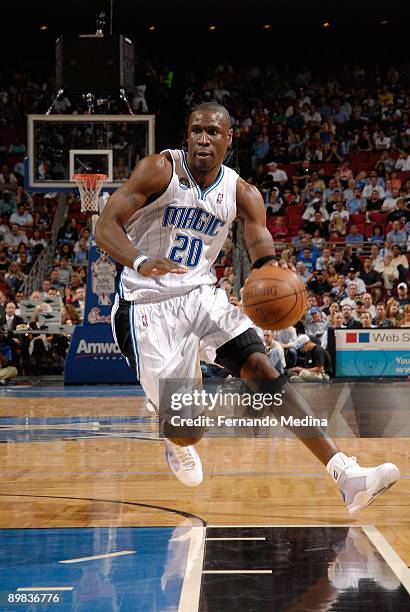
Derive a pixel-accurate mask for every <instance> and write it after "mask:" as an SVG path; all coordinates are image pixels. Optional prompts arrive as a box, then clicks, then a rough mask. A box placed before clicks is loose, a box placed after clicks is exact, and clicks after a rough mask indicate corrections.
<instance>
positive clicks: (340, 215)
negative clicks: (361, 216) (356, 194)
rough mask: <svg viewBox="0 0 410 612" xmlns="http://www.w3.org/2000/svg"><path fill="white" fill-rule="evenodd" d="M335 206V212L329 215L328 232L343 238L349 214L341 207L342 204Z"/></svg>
mask: <svg viewBox="0 0 410 612" xmlns="http://www.w3.org/2000/svg"><path fill="white" fill-rule="evenodd" d="M335 206H336V210H334V211H333V212H332V213H331V214H330V222H329V231H331V232H337V234H338V235H339V236H344V235H345V234H346V229H347V224H348V222H349V213H348V212H347V210H346V209H345V208H344V207H343V203H342V202H336V204H335Z"/></svg>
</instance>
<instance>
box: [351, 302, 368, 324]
mask: <svg viewBox="0 0 410 612" xmlns="http://www.w3.org/2000/svg"><path fill="white" fill-rule="evenodd" d="M364 312H366V308H365V305H364V302H363V300H357V301H356V305H355V307H354V309H353V310H352V317H353V319H356V321H360V318H361V316H362V314H363V313H364Z"/></svg>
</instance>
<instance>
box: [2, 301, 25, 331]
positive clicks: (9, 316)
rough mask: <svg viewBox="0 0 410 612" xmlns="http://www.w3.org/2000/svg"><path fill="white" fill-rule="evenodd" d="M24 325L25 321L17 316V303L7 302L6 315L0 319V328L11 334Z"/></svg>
mask: <svg viewBox="0 0 410 612" xmlns="http://www.w3.org/2000/svg"><path fill="white" fill-rule="evenodd" d="M22 323H24V321H23V319H22V318H21V317H18V316H17V315H16V304H15V302H11V301H10V302H7V304H6V309H5V315H4V317H1V319H0V327H3V329H7V330H8V331H10V332H11V331H14V330H15V329H16V327H17V325H21V324H22Z"/></svg>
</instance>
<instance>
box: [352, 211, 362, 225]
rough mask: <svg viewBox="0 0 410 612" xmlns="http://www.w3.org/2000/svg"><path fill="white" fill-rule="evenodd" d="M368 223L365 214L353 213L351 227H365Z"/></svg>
mask: <svg viewBox="0 0 410 612" xmlns="http://www.w3.org/2000/svg"><path fill="white" fill-rule="evenodd" d="M365 222H366V215H365V214H364V213H353V214H352V215H350V217H349V223H350V225H352V224H355V225H363V224H364V223H365Z"/></svg>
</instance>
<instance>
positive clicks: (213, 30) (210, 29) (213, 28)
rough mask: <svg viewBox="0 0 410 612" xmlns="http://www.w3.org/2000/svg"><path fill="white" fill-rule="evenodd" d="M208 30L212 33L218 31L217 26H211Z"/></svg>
mask: <svg viewBox="0 0 410 612" xmlns="http://www.w3.org/2000/svg"><path fill="white" fill-rule="evenodd" d="M208 30H209V31H210V32H215V30H216V25H211V26H209V28H208Z"/></svg>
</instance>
